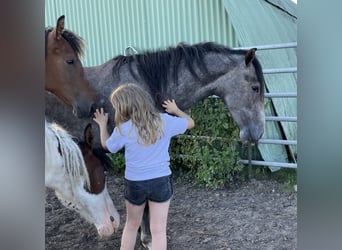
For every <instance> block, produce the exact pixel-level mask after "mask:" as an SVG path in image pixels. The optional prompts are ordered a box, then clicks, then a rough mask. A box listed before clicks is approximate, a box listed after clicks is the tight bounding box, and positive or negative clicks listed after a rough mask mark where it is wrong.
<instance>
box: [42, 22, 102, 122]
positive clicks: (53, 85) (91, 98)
mask: <svg viewBox="0 0 342 250" xmlns="http://www.w3.org/2000/svg"><path fill="white" fill-rule="evenodd" d="M45 44H46V45H45V90H47V91H49V92H51V93H53V94H54V95H56V96H57V97H58V98H59V99H60V100H61V101H63V102H64V103H65V104H66V105H68V106H70V107H72V109H73V113H74V114H75V116H77V117H79V118H81V117H87V116H90V115H91V114H92V112H93V111H92V106H93V104H94V102H95V92H94V91H93V90H92V88H91V87H90V85H89V82H88V81H87V80H86V79H85V75H84V71H83V66H82V63H81V61H80V59H79V56H81V55H82V54H83V47H84V44H83V40H82V38H80V37H79V36H77V35H76V34H74V33H72V32H71V31H68V30H64V16H61V17H60V18H58V20H57V25H56V27H55V28H52V29H46V30H45Z"/></svg>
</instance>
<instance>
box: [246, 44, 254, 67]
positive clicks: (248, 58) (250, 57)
mask: <svg viewBox="0 0 342 250" xmlns="http://www.w3.org/2000/svg"><path fill="white" fill-rule="evenodd" d="M256 50H257V49H256V48H253V49H250V50H248V51H247V54H246V56H245V64H246V66H247V65H248V64H249V63H250V62H251V61H253V59H254V58H255V51H256Z"/></svg>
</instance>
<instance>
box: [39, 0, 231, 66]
mask: <svg viewBox="0 0 342 250" xmlns="http://www.w3.org/2000/svg"><path fill="white" fill-rule="evenodd" d="M63 14H64V15H65V28H67V29H70V30H72V31H74V32H76V33H77V34H78V35H80V36H81V37H83V38H84V39H85V41H86V43H87V45H88V50H87V51H86V59H85V60H84V61H83V63H84V65H85V66H95V65H99V64H102V63H104V62H105V61H107V60H109V59H111V58H112V57H113V56H115V55H119V54H123V52H124V49H125V48H126V47H127V46H133V47H134V48H136V49H137V50H138V51H143V50H146V49H158V48H165V47H169V46H174V45H177V44H178V43H180V42H185V43H189V44H193V43H198V42H204V41H214V42H218V43H221V44H225V45H228V46H231V47H234V46H237V44H238V43H237V39H236V36H235V33H234V30H233V27H232V25H231V23H230V21H229V18H228V14H227V12H226V11H225V9H224V6H223V2H222V1H207V0H186V1H184V0H96V1H94V0H88V1H84V0H72V1H70V0H46V1H45V24H46V26H55V25H56V20H57V18H58V17H59V16H60V15H63Z"/></svg>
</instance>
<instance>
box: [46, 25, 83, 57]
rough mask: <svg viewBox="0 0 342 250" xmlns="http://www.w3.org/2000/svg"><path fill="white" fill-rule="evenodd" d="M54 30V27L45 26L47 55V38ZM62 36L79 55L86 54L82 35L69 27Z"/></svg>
mask: <svg viewBox="0 0 342 250" xmlns="http://www.w3.org/2000/svg"><path fill="white" fill-rule="evenodd" d="M52 30H53V28H52V27H47V28H45V57H46V55H47V40H48V39H47V38H48V35H49V33H50V32H51V31H52ZM62 36H63V38H64V39H65V40H66V41H67V42H68V43H69V44H70V46H71V48H72V49H73V50H74V51H75V53H76V55H77V56H78V57H83V56H84V50H85V42H84V40H83V38H82V37H80V36H78V35H77V34H75V33H74V32H72V31H70V30H67V29H64V31H63V33H62Z"/></svg>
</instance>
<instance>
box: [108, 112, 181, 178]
mask: <svg viewBox="0 0 342 250" xmlns="http://www.w3.org/2000/svg"><path fill="white" fill-rule="evenodd" d="M160 116H161V118H162V121H163V130H164V135H163V137H161V138H160V139H158V140H157V142H156V143H154V144H152V145H148V146H144V145H142V144H139V143H137V140H138V138H139V137H138V133H137V130H136V128H135V127H133V128H132V122H131V121H127V122H125V123H123V124H122V125H121V130H122V134H120V132H119V130H118V128H114V131H113V133H112V134H111V135H110V137H109V138H108V140H107V141H106V146H107V148H108V150H109V151H110V152H111V153H116V152H118V151H119V150H120V149H122V148H125V162H126V169H125V178H126V179H127V180H131V181H139V180H149V179H153V178H158V177H162V176H167V175H170V174H171V169H170V155H169V145H170V140H171V137H173V136H175V135H178V134H183V133H184V132H185V131H186V129H187V126H188V121H187V119H186V118H180V117H176V116H171V115H169V114H166V113H161V114H160Z"/></svg>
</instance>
